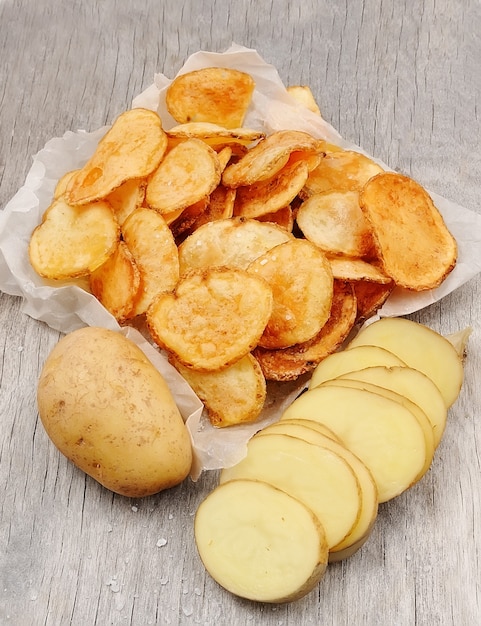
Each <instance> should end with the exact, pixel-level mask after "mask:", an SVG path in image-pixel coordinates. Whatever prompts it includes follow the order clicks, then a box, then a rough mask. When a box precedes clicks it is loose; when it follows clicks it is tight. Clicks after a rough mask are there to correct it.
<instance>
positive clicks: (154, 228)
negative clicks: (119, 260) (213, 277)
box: [122, 207, 179, 315]
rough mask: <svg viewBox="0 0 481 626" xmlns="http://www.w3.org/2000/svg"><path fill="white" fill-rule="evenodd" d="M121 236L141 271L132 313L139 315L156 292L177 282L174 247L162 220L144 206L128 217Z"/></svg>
mask: <svg viewBox="0 0 481 626" xmlns="http://www.w3.org/2000/svg"><path fill="white" fill-rule="evenodd" d="M122 235H123V238H124V240H125V242H126V244H127V246H128V248H129V250H130V252H131V253H132V256H133V257H134V259H135V262H136V264H137V266H138V268H139V270H140V276H141V291H140V294H139V297H138V299H137V301H136V303H135V310H134V313H135V315H141V314H142V313H145V311H146V310H147V308H148V307H149V306H150V303H151V302H152V300H153V299H154V298H155V297H156V296H157V295H158V294H159V293H162V292H164V291H171V290H172V289H173V288H174V287H175V285H176V283H177V281H178V279H179V255H178V253H177V246H176V245H175V241H174V237H173V235H172V232H171V230H170V228H169V226H168V225H167V224H166V223H165V220H164V219H163V217H162V216H161V215H159V214H158V213H156V212H155V211H153V210H152V209H148V208H146V207H139V208H138V209H135V211H133V212H132V213H131V214H130V215H129V217H128V218H127V219H126V220H125V222H124V224H123V226H122Z"/></svg>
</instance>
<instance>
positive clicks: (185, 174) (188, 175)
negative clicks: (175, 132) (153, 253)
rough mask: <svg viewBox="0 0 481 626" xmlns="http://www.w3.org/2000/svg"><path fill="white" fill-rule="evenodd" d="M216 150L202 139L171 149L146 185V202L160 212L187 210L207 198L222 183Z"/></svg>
mask: <svg viewBox="0 0 481 626" xmlns="http://www.w3.org/2000/svg"><path fill="white" fill-rule="evenodd" d="M220 177H221V169H220V163H219V158H218V156H217V153H216V152H215V150H213V149H212V148H211V147H210V146H208V145H207V144H206V143H204V142H203V141H201V140H200V139H187V140H186V141H184V142H183V143H180V144H179V145H178V146H175V148H172V150H171V151H170V152H168V153H167V155H166V156H165V158H164V159H163V160H162V162H161V164H160V165H159V167H158V168H157V169H156V171H155V172H154V173H153V174H152V176H151V177H150V179H149V182H148V184H147V192H146V197H145V199H146V202H147V204H148V205H149V207H151V208H152V209H155V210H156V211H158V212H159V213H162V214H164V213H171V212H172V211H176V210H177V209H185V208H186V207H188V206H191V205H192V204H195V203H196V202H199V201H200V200H203V199H205V198H207V196H208V195H209V194H210V193H212V191H213V190H214V189H215V188H216V187H217V185H218V184H219V182H220Z"/></svg>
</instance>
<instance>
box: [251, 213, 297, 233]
mask: <svg viewBox="0 0 481 626" xmlns="http://www.w3.org/2000/svg"><path fill="white" fill-rule="evenodd" d="M256 219H258V220H259V222H270V223H271V224H277V225H278V226H280V227H281V228H283V229H284V230H287V232H288V233H292V229H293V228H294V213H293V211H292V209H291V207H290V206H285V207H282V208H281V209H278V210H277V211H274V212H273V213H266V214H265V215H259V216H258V217H257V218H256Z"/></svg>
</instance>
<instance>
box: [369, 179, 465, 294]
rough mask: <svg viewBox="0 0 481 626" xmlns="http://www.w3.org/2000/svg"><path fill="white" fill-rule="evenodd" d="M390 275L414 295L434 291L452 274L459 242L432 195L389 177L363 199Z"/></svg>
mask: <svg viewBox="0 0 481 626" xmlns="http://www.w3.org/2000/svg"><path fill="white" fill-rule="evenodd" d="M360 203H361V208H362V210H363V211H364V214H365V215H366V217H367V219H368V220H369V222H370V223H371V226H372V229H373V233H374V240H375V244H376V248H377V251H378V254H379V257H380V259H381V261H382V266H383V269H384V271H385V273H386V274H388V275H389V276H391V278H392V279H393V280H394V281H395V282H396V284H397V285H399V286H401V287H404V288H406V289H411V290H414V291H422V290H424V289H434V288H435V287H437V286H438V285H440V284H441V283H442V281H443V280H444V279H445V278H446V276H447V275H448V274H449V273H450V272H451V271H452V270H453V268H454V266H455V265H456V259H457V245H456V240H455V239H454V237H453V236H452V234H451V233H450V232H449V230H448V228H447V227H446V224H445V222H444V220H443V218H442V216H441V214H440V212H439V211H438V209H437V208H436V206H435V205H434V203H433V201H432V199H431V197H430V195H429V194H428V193H427V191H426V190H425V189H424V188H423V187H422V186H421V185H419V184H418V183H417V182H416V181H414V180H412V179H411V178H409V177H408V176H404V175H402V174H397V173H394V172H384V173H382V174H379V175H377V176H376V177H374V178H373V179H371V180H370V181H369V182H368V183H367V184H366V186H365V187H364V189H363V191H362V193H361V196H360Z"/></svg>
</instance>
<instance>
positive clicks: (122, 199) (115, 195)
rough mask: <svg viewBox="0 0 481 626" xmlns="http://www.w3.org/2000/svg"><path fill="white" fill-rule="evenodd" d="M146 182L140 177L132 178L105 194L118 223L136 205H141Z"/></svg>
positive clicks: (122, 220)
mask: <svg viewBox="0 0 481 626" xmlns="http://www.w3.org/2000/svg"><path fill="white" fill-rule="evenodd" d="M145 186H146V182H145V180H144V179H142V178H140V179H139V178H132V179H131V180H128V181H126V182H125V183H123V184H122V185H120V187H117V189H114V190H113V191H112V192H111V193H109V195H108V196H107V198H106V200H107V201H108V202H109V204H110V205H111V206H112V208H113V210H114V212H115V217H116V218H117V221H118V223H119V224H120V225H121V226H122V224H123V222H124V221H125V220H126V219H127V217H128V216H129V215H130V214H131V213H132V211H134V210H135V209H136V208H137V207H139V206H142V202H143V201H144V197H145Z"/></svg>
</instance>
